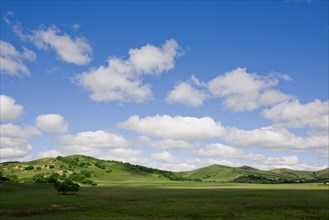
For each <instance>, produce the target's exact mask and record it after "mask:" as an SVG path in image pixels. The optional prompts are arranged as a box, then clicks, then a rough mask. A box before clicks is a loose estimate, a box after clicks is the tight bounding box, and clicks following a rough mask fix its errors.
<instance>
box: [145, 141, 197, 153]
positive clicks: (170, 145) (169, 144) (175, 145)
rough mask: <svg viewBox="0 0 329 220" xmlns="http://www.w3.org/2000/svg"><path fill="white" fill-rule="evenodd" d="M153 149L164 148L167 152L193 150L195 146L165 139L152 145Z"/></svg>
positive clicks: (185, 142)
mask: <svg viewBox="0 0 329 220" xmlns="http://www.w3.org/2000/svg"><path fill="white" fill-rule="evenodd" d="M151 146H152V147H156V148H162V149H165V150H172V149H188V148H192V147H193V144H191V143H189V142H187V141H182V140H173V139H163V140H159V141H155V142H153V143H152V144H151Z"/></svg>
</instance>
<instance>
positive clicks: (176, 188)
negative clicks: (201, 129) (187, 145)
mask: <svg viewBox="0 0 329 220" xmlns="http://www.w3.org/2000/svg"><path fill="white" fill-rule="evenodd" d="M328 217H329V186H328V185H324V184H237V183H227V184H220V183H198V182H163V183H147V182H146V183H142V182H140V183H134V182H133V181H132V182H130V183H128V182H125V183H121V184H120V183H117V184H113V185H112V186H106V187H105V186H104V187H100V186H96V187H81V188H80V191H79V192H78V193H77V194H76V195H61V194H59V193H57V192H56V191H55V189H54V188H53V186H52V185H50V184H33V183H31V184H19V183H6V184H0V219H22V220H23V219H120V220H123V219H275V220H279V219H282V220H283V219H285V220H286V219H296V220H297V219H298V220H300V219H305V220H308V219H328Z"/></svg>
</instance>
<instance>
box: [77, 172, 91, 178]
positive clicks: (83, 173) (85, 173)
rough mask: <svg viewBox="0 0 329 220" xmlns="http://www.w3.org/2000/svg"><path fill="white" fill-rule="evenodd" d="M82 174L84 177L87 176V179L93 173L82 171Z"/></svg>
mask: <svg viewBox="0 0 329 220" xmlns="http://www.w3.org/2000/svg"><path fill="white" fill-rule="evenodd" d="M80 174H81V175H83V176H85V177H86V178H89V177H91V172H90V171H88V170H81V171H80Z"/></svg>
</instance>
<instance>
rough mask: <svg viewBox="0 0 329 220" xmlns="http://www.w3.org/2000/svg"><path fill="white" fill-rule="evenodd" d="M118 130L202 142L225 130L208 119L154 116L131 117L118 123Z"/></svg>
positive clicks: (219, 134) (218, 135)
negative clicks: (123, 129) (122, 129)
mask: <svg viewBox="0 0 329 220" xmlns="http://www.w3.org/2000/svg"><path fill="white" fill-rule="evenodd" d="M119 127H120V128H125V129H128V130H132V131H136V132H138V133H141V134H144V135H148V136H153V137H160V138H166V139H173V140H185V141H192V140H204V139H210V138H215V137H220V136H222V135H223V134H224V132H225V129H224V127H223V126H222V125H221V124H220V123H219V122H215V121H214V120H213V119H212V118H210V117H202V118H195V117H183V116H174V117H172V116H169V115H163V116H160V115H156V116H149V117H145V118H140V117H139V116H137V115H134V116H131V117H130V118H129V119H128V120H127V121H124V122H121V123H119Z"/></svg>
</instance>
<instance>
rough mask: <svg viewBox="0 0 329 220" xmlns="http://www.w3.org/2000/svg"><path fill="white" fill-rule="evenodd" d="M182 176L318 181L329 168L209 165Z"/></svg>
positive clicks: (325, 176) (328, 175)
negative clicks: (266, 167)
mask: <svg viewBox="0 0 329 220" xmlns="http://www.w3.org/2000/svg"><path fill="white" fill-rule="evenodd" d="M181 174H182V175H183V176H184V177H187V178H189V179H192V180H199V181H204V182H240V183H292V182H319V181H322V180H328V179H329V169H328V168H327V169H324V170H319V171H316V172H313V171H300V170H290V169H286V168H282V169H273V170H269V171H263V170H258V169H256V168H253V167H249V166H242V167H228V166H222V165H210V166H207V167H203V168H200V169H196V170H192V171H188V172H182V173H181Z"/></svg>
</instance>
